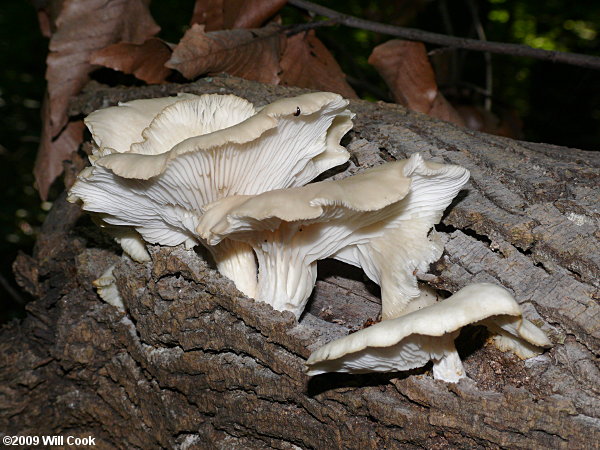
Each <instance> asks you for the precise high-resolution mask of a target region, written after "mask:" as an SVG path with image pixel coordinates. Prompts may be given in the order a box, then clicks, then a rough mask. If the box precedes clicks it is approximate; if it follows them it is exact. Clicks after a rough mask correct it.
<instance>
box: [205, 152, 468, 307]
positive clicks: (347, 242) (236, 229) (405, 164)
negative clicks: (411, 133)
mask: <svg viewBox="0 0 600 450" xmlns="http://www.w3.org/2000/svg"><path fill="white" fill-rule="evenodd" d="M431 166H432V167H433V169H432V168H431V167H430V166H429V165H427V164H426V163H425V162H424V161H423V159H422V158H421V156H420V155H418V154H415V155H413V156H411V158H410V159H408V160H404V161H396V162H392V163H387V164H384V165H381V166H378V167H375V168H372V169H368V170H366V171H364V172H362V173H361V174H358V175H355V176H352V177H348V178H345V179H342V180H339V181H324V182H320V183H314V184H311V185H308V186H304V187H301V188H294V189H285V190H277V191H272V192H266V193H263V194H260V195H257V196H233V197H227V198H224V199H221V200H219V201H217V202H215V203H212V204H209V205H207V206H206V209H207V212H206V214H205V215H204V216H203V218H202V219H201V221H200V223H199V225H198V232H199V234H200V235H201V236H202V237H203V238H205V239H206V240H207V241H208V242H209V244H211V245H216V244H218V243H219V242H221V240H222V239H225V238H228V239H230V240H239V241H243V242H246V243H248V244H249V245H251V246H252V248H253V249H254V251H255V253H256V255H257V258H258V261H259V280H258V291H257V295H256V297H255V298H256V299H258V300H261V301H264V302H266V303H269V304H270V305H272V306H273V308H275V309H277V310H289V311H292V312H293V313H294V314H295V315H296V316H297V317H299V316H300V314H301V313H302V310H303V309H304V306H305V304H306V301H307V299H308V297H309V296H310V293H311V291H312V289H313V286H314V283H315V278H316V262H317V260H319V259H324V258H328V257H331V256H334V257H336V258H339V259H342V260H343V261H350V262H355V261H354V260H352V259H351V258H352V257H353V256H354V254H353V253H349V252H347V251H346V249H358V250H359V251H363V249H365V250H364V253H365V254H366V255H367V256H368V257H370V259H367V258H366V257H365V258H362V259H359V258H357V264H359V263H363V261H366V262H367V263H369V264H370V266H367V265H364V266H363V267H366V268H365V271H366V272H367V274H368V275H369V276H371V277H373V278H375V279H377V280H379V281H380V282H381V283H382V286H385V288H386V289H389V290H392V288H398V286H402V287H403V286H404V285H405V284H409V283H410V282H412V281H413V280H414V284H415V291H416V294H417V295H418V292H419V291H418V289H417V288H416V278H415V276H414V274H413V272H414V269H415V268H421V267H423V266H426V265H427V264H429V263H430V262H431V261H434V260H435V259H437V258H438V257H439V256H440V254H441V245H438V244H436V242H432V241H430V240H429V238H428V235H427V232H428V231H429V229H430V228H431V226H432V224H433V223H435V221H436V220H439V217H440V216H441V214H442V211H443V208H445V207H446V206H447V205H448V204H449V203H450V201H451V199H452V198H453V197H454V196H455V195H456V193H457V192H458V190H459V189H460V187H461V186H462V185H463V184H464V183H465V182H466V179H467V177H468V171H466V169H464V168H462V167H458V166H443V165H440V164H433V163H431ZM416 174H419V176H420V178H417V177H415V178H413V175H416ZM421 174H424V175H421ZM440 174H444V175H445V176H440ZM415 184H416V187H417V189H418V190H417V191H413V188H414V186H415ZM428 190H430V191H431V192H427V191H428ZM379 238H381V239H379ZM373 248H374V250H373ZM376 252H380V253H376ZM347 253H349V256H347ZM360 255H361V257H362V254H360ZM384 258H388V261H387V264H394V265H395V267H396V268H397V271H398V272H399V273H392V272H390V271H383V270H381V272H383V275H381V276H379V278H377V277H376V276H375V275H373V274H379V273H380V272H378V271H379V270H380V268H383V267H384V266H385V264H386V261H385V260H384ZM373 261H374V262H375V263H376V264H374V263H373ZM388 273H389V276H388ZM386 277H387V278H386ZM382 280H383V281H382ZM388 280H390V281H389V282H388ZM398 280H401V281H398ZM405 280H408V281H405ZM401 282H403V283H404V284H401ZM409 287H410V284H409ZM411 294H412V293H411ZM390 296H391V295H388V297H390ZM407 297H408V296H406V295H404V297H402V298H403V299H404V298H407ZM408 298H410V297H408ZM407 301H408V300H406V301H405V302H404V304H402V307H404V306H405V304H406V302H407ZM389 309H390V308H389V307H388V308H387V309H386V306H385V304H384V312H385V311H388V310H389Z"/></svg>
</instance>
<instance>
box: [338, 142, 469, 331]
mask: <svg viewBox="0 0 600 450" xmlns="http://www.w3.org/2000/svg"><path fill="white" fill-rule="evenodd" d="M403 175H404V176H405V177H407V178H410V179H411V187H410V192H409V194H408V195H407V196H406V197H404V198H403V199H402V201H400V202H399V203H398V205H396V209H397V212H396V215H395V217H394V219H393V220H391V221H389V222H388V223H387V224H386V226H385V229H384V230H383V232H382V233H380V234H378V235H373V236H372V238H371V239H369V240H366V241H365V240H363V241H361V242H358V243H355V244H352V245H349V246H347V247H344V248H343V249H341V250H340V251H338V252H337V253H336V254H335V255H333V257H334V258H335V259H338V260H340V261H343V262H345V263H348V264H352V265H355V266H358V267H361V268H362V269H363V270H364V271H365V274H366V275H367V276H368V277H369V278H370V279H371V280H373V281H374V282H375V283H377V284H379V285H380V286H381V305H382V312H381V316H382V318H383V319H390V318H395V317H398V316H399V315H401V314H402V313H403V311H404V310H405V308H406V307H407V305H408V304H409V302H410V301H411V299H414V298H416V297H418V296H419V295H420V291H419V288H418V286H417V278H416V276H415V272H417V271H419V272H426V271H427V270H428V268H429V264H431V263H432V262H434V261H436V260H438V259H439V258H440V257H441V256H442V252H443V246H442V244H441V243H440V242H439V239H438V238H437V235H436V233H435V230H434V229H433V226H434V225H435V224H437V223H439V222H440V219H441V218H442V214H443V213H444V210H445V209H446V208H447V207H448V206H449V205H450V203H451V202H452V200H453V199H454V198H455V197H456V195H457V194H458V192H459V191H460V190H461V189H462V187H463V186H464V185H465V183H466V182H467V181H468V179H469V171H468V170H467V169H465V168H464V167H461V166H456V165H444V164H438V163H435V162H432V161H425V160H424V159H423V158H422V157H421V155H419V154H418V153H417V154H414V155H412V156H411V157H410V159H408V160H407V161H406V163H405V165H404V167H403Z"/></svg>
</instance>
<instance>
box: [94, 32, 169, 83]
mask: <svg viewBox="0 0 600 450" xmlns="http://www.w3.org/2000/svg"><path fill="white" fill-rule="evenodd" d="M172 52H173V50H172V49H171V47H170V46H169V44H167V43H166V42H165V41H163V40H161V39H158V38H150V39H148V40H147V41H146V42H144V43H143V44H131V43H129V42H119V43H118V44H113V45H109V46H108V47H106V48H103V49H102V50H98V51H95V52H94V53H92V55H91V57H90V62H91V63H92V64H97V65H99V66H104V67H109V68H111V69H114V70H118V71H121V72H124V73H129V74H133V75H135V77H136V78H137V79H139V80H142V81H145V82H146V83H148V84H159V83H164V82H165V80H166V78H167V77H168V76H169V75H170V74H171V73H172V70H171V69H168V68H166V67H165V62H167V61H168V60H169V58H170V57H171V53H172Z"/></svg>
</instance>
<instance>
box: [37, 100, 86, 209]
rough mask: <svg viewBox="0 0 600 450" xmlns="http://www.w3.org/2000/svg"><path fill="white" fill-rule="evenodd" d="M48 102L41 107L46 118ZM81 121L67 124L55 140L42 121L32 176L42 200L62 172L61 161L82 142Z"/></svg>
mask: <svg viewBox="0 0 600 450" xmlns="http://www.w3.org/2000/svg"><path fill="white" fill-rule="evenodd" d="M48 108H49V101H48V99H46V100H45V101H44V104H43V105H42V116H47V114H46V113H47V110H48ZM83 129H84V125H83V121H82V120H79V121H76V122H68V123H67V124H66V126H65V128H64V129H63V130H62V132H61V133H59V135H58V136H57V137H56V138H53V137H52V132H51V130H50V123H49V121H47V120H46V121H44V123H43V125H42V134H41V137H40V147H39V149H38V153H37V156H36V160H35V166H34V169H33V174H34V176H35V182H36V185H37V189H38V191H39V193H40V197H41V198H42V199H44V200H45V199H46V198H48V191H49V189H50V186H51V185H52V183H53V182H54V180H56V178H58V176H59V175H60V174H61V173H62V171H63V161H64V160H67V159H69V158H70V156H71V154H72V153H73V152H74V151H76V150H77V148H78V147H79V144H80V143H81V141H82V140H83Z"/></svg>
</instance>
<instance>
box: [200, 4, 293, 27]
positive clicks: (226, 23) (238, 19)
mask: <svg viewBox="0 0 600 450" xmlns="http://www.w3.org/2000/svg"><path fill="white" fill-rule="evenodd" d="M286 3H287V0H227V1H226V0H196V4H195V5H194V13H193V15H192V20H191V22H190V24H192V25H193V24H195V23H196V24H199V25H204V26H205V31H216V30H228V29H233V28H258V27H260V26H261V25H262V24H264V23H265V22H266V21H267V20H268V19H270V18H271V17H273V16H274V15H275V14H277V12H278V11H279V10H280V9H281V8H283V6H284V5H285V4H286Z"/></svg>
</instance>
